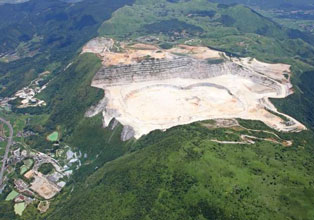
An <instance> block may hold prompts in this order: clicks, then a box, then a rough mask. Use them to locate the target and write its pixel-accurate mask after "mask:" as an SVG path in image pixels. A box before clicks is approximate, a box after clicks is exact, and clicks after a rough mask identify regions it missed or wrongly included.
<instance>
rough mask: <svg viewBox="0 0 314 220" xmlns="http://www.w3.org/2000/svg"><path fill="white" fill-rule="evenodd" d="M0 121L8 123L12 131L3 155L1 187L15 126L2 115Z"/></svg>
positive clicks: (0, 174) (0, 172)
mask: <svg viewBox="0 0 314 220" xmlns="http://www.w3.org/2000/svg"><path fill="white" fill-rule="evenodd" d="M0 122H2V123H4V124H6V125H7V126H8V127H9V132H10V134H9V137H8V143H7V146H6V148H5V153H4V157H3V160H2V166H1V171H0V187H2V184H3V174H4V171H5V165H6V163H7V160H8V155H9V151H10V147H11V145H12V139H13V127H12V125H11V123H10V122H9V121H6V120H5V119H3V118H1V117H0Z"/></svg>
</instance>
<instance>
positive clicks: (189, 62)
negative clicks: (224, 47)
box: [82, 38, 306, 140]
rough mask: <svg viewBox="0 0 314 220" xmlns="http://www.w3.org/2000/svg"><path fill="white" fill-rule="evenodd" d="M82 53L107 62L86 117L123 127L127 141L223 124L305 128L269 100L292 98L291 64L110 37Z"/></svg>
mask: <svg viewBox="0 0 314 220" xmlns="http://www.w3.org/2000/svg"><path fill="white" fill-rule="evenodd" d="M82 52H83V53H95V54H96V55H97V56H99V57H100V58H101V59H102V62H103V67H102V68H101V69H100V70H99V71H98V72H97V73H96V75H95V77H94V79H93V81H92V86H93V87H97V88H100V89H103V90H104V91H105V92H104V94H105V95H104V98H103V100H101V101H100V103H99V104H98V105H96V106H92V107H91V108H90V109H89V111H88V112H86V116H88V117H91V116H94V115H96V114H98V113H100V112H102V114H103V120H104V126H108V125H109V123H110V122H111V120H112V119H116V120H117V121H119V122H120V123H121V124H122V125H123V126H124V130H123V132H122V139H123V140H128V139H130V138H132V137H135V138H139V137H141V136H142V135H144V134H148V133H149V132H150V131H153V130H156V129H161V130H165V129H168V128H171V127H173V126H176V125H183V124H189V123H192V122H195V121H201V120H207V119H219V118H229V119H230V118H242V119H249V120H260V121H262V122H264V123H265V124H266V125H268V126H270V127H272V128H274V129H276V130H278V131H284V132H289V131H293V132H298V131H301V130H304V129H306V128H305V126H304V125H302V124H301V123H299V122H298V121H296V120H295V119H293V118H292V117H290V116H288V115H286V114H283V113H280V112H278V111H277V109H276V108H275V106H274V105H273V104H272V103H271V102H270V101H269V98H285V97H287V96H288V95H289V94H291V93H292V92H293V90H292V85H291V83H290V75H291V72H290V66H289V65H286V64H268V63H263V62H260V61H258V60H256V59H254V58H236V57H230V56H227V55H226V54H225V53H223V52H219V51H215V50H212V49H209V48H207V47H202V46H188V45H177V46H174V47H173V48H171V49H161V48H159V47H158V46H155V45H148V44H139V43H137V44H134V43H127V42H115V41H114V40H112V39H107V38H96V39H93V40H91V41H90V42H88V43H87V44H86V45H85V46H84V48H83V51H82Z"/></svg>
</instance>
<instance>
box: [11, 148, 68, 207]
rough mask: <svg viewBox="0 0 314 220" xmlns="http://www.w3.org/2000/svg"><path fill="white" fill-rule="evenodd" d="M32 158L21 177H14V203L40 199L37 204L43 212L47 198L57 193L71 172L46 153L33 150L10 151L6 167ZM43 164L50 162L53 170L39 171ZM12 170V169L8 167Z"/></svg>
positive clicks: (46, 205) (25, 202)
mask: <svg viewBox="0 0 314 220" xmlns="http://www.w3.org/2000/svg"><path fill="white" fill-rule="evenodd" d="M29 159H31V160H33V166H32V167H31V168H29V169H28V170H27V171H26V172H25V173H23V174H22V176H21V177H19V178H16V179H14V186H13V188H14V190H16V191H17V194H16V196H15V197H14V202H15V204H16V205H17V204H20V203H23V204H24V205H23V207H24V208H26V206H27V205H29V204H30V203H33V202H34V201H41V202H40V203H39V205H38V209H39V210H40V212H45V211H46V210H47V209H48V208H49V200H50V199H51V198H53V197H54V196H55V195H56V194H58V193H59V192H60V191H61V189H62V188H63V187H64V186H65V185H66V182H65V181H64V179H65V177H68V176H69V174H71V173H72V172H68V171H65V170H64V168H63V167H62V166H60V165H59V163H58V161H56V160H55V159H53V158H52V157H50V156H48V155H47V154H44V153H41V152H34V151H30V152H29V151H26V150H22V151H21V150H20V149H16V150H14V151H13V152H12V154H11V157H10V158H9V160H8V167H14V166H15V165H16V164H17V163H20V162H24V161H26V160H29ZM43 164H51V165H52V166H53V171H51V172H49V173H48V174H43V173H41V172H40V171H39V170H40V167H41V166H42V165H43ZM8 171H9V172H12V171H13V169H8Z"/></svg>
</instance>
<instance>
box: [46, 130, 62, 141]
mask: <svg viewBox="0 0 314 220" xmlns="http://www.w3.org/2000/svg"><path fill="white" fill-rule="evenodd" d="M47 139H48V141H53V142H54V141H57V140H58V139H59V133H58V132H57V131H54V132H52V133H51V134H49V135H48V137H47Z"/></svg>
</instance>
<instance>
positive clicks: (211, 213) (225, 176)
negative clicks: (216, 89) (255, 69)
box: [48, 123, 314, 220]
mask: <svg viewBox="0 0 314 220" xmlns="http://www.w3.org/2000/svg"><path fill="white" fill-rule="evenodd" d="M248 125H249V124H248ZM243 133H246V131H241V130H237V129H217V130H209V129H208V128H206V127H204V126H202V125H201V124H200V123H196V124H193V125H188V126H181V127H176V128H173V129H170V130H168V131H167V132H165V133H161V132H153V133H152V134H150V135H148V136H147V137H145V138H142V139H140V140H139V141H138V142H137V144H136V146H137V148H139V149H137V150H136V151H135V152H134V153H130V154H128V155H126V156H123V157H121V158H119V159H117V160H115V161H113V162H110V163H108V164H106V165H104V166H103V167H102V168H100V169H98V170H97V171H96V172H95V173H94V174H93V175H91V176H90V177H89V178H88V179H87V180H86V181H85V182H84V184H83V185H82V187H81V188H80V189H78V190H77V191H74V192H73V195H72V198H71V199H70V200H69V201H67V202H66V204H64V206H63V207H62V208H60V209H59V210H58V211H57V212H56V213H55V214H53V215H52V216H51V217H48V219H61V218H63V219H82V218H83V219H121V220H122V219H123V220H124V219H138V220H140V219H162V220H164V219H168V220H171V219H191V220H195V219H222V220H226V219H278V220H279V219H286V218H291V219H313V218H314V213H313V210H312V208H311V207H312V206H313V205H314V200H313V197H312V195H313V193H314V191H313V184H314V177H313V175H312V169H313V162H314V161H313V157H312V156H311V155H312V154H313V147H312V146H311V147H310V146H308V145H307V144H308V143H309V142H308V143H307V144H305V143H304V142H303V143H302V141H303V139H305V140H306V141H311V139H308V138H309V137H308V136H307V135H306V134H299V135H288V136H289V137H290V138H292V137H293V140H294V141H296V143H297V144H300V145H299V146H295V147H293V148H285V147H283V146H282V145H277V144H272V143H270V142H267V141H258V142H257V143H256V144H253V145H229V144H218V143H214V142H212V141H210V140H211V139H215V138H217V139H225V140H226V139H227V140H228V139H229V140H235V139H236V136H237V135H239V134H243ZM287 138H288V137H287ZM142 147H143V148H142ZM141 148H142V149H141Z"/></svg>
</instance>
